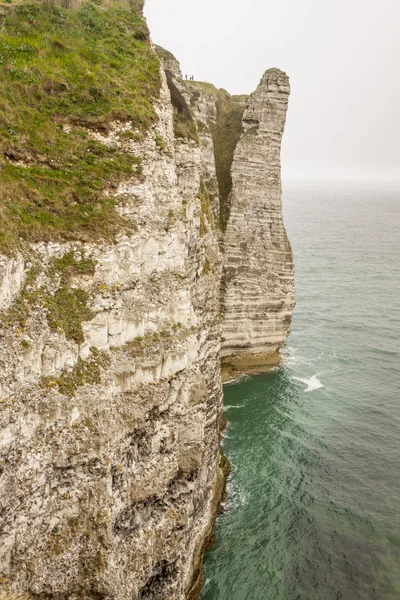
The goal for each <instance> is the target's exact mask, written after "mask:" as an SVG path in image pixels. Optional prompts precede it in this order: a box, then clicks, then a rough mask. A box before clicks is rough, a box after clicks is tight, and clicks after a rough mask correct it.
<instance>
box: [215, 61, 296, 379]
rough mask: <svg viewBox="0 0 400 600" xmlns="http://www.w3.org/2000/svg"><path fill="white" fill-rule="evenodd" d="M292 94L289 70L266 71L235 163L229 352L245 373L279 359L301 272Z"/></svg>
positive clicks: (228, 257)
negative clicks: (295, 230) (283, 167)
mask: <svg viewBox="0 0 400 600" xmlns="http://www.w3.org/2000/svg"><path fill="white" fill-rule="evenodd" d="M289 91H290V89H289V80H288V78H287V76H286V75H285V73H283V72H282V71H279V70H278V69H270V70H268V71H266V73H265V74H264V75H263V77H262V79H261V82H260V84H259V86H258V88H257V90H256V91H255V92H254V93H253V94H251V96H250V97H249V99H248V101H247V104H246V109H245V112H244V115H243V135H242V137H241V139H240V140H239V142H238V144H237V146H236V149H235V153H234V158H233V163H232V167H231V175H232V191H231V193H230V196H229V198H228V212H229V218H228V223H227V228H226V233H225V236H224V242H223V247H224V273H223V279H222V315H223V333H222V350H221V355H222V357H223V359H224V362H225V364H226V365H228V366H230V367H233V368H234V369H235V368H236V369H237V370H239V371H243V370H251V369H254V368H255V369H258V368H260V367H264V366H266V365H268V364H271V363H272V362H274V361H275V360H277V357H278V355H277V352H278V350H279V348H280V347H281V346H282V345H283V343H284V342H285V340H286V337H287V336H288V334H289V331H290V324H291V315H292V309H293V307H294V303H295V294H294V272H293V271H294V269H293V257H292V251H291V247H290V244H289V241H288V238H287V234H286V230H285V227H284V224H283V219H282V192H281V178H280V148H281V140H282V134H283V129H284V125H285V118H286V110H287V105H288V97H289Z"/></svg>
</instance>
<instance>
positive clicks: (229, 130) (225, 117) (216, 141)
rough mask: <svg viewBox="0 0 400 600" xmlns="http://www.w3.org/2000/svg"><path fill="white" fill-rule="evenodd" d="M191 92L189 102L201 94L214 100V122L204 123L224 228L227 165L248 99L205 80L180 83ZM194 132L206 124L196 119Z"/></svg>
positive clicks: (229, 182) (229, 184)
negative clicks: (209, 143) (211, 144)
mask: <svg viewBox="0 0 400 600" xmlns="http://www.w3.org/2000/svg"><path fill="white" fill-rule="evenodd" d="M184 83H185V85H186V86H187V87H188V89H189V90H190V92H191V105H192V106H194V105H195V103H196V102H197V101H198V100H199V98H200V95H201V94H207V95H209V96H212V97H213V98H214V99H215V102H216V105H217V120H216V123H211V122H210V123H208V126H209V128H210V131H211V134H212V138H213V146H214V156H215V167H216V172H217V180H218V188H219V201H220V227H221V229H222V231H225V229H226V224H227V221H228V217H229V206H228V197H229V194H230V192H231V189H232V177H231V166H232V161H233V155H234V152H235V148H236V145H237V143H238V141H239V139H240V137H241V135H242V133H243V128H242V119H243V113H244V109H245V103H246V100H247V98H248V96H246V95H245V94H243V95H240V96H231V95H230V94H229V93H228V92H227V91H226V90H224V89H222V88H221V89H219V90H218V89H217V88H216V87H215V86H214V85H212V84H211V83H207V82H205V81H190V82H184ZM197 127H198V131H200V132H203V131H204V130H205V129H206V127H207V125H206V124H204V123H202V122H201V121H198V122H197Z"/></svg>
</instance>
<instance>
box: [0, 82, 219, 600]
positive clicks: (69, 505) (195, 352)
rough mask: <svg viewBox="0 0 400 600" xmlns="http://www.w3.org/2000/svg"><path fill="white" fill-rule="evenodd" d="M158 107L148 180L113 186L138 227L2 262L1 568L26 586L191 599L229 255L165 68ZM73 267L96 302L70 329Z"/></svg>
mask: <svg viewBox="0 0 400 600" xmlns="http://www.w3.org/2000/svg"><path fill="white" fill-rule="evenodd" d="M157 111H158V114H159V122H158V124H157V126H156V127H155V129H154V131H152V132H151V133H150V134H149V135H148V137H147V139H146V140H145V141H144V142H142V143H135V142H127V143H126V152H127V153H132V155H133V156H137V155H140V156H142V157H143V165H144V167H143V168H144V172H143V178H142V179H143V181H142V182H137V181H129V180H127V181H125V182H124V183H122V184H121V185H120V186H119V189H118V190H117V192H116V194H117V197H118V198H120V204H119V206H120V208H119V210H120V212H121V214H123V215H124V216H125V218H129V219H130V220H131V221H132V222H133V223H135V229H136V231H135V232H134V233H133V234H132V235H130V236H123V237H121V238H119V239H117V240H116V241H115V243H114V244H112V245H109V244H97V245H95V244H90V245H89V244H86V245H85V246H83V245H82V244H80V243H76V244H73V243H69V244H56V243H48V244H39V245H36V246H35V247H30V248H29V249H27V250H26V251H27V254H26V255H25V256H23V255H18V258H17V259H15V258H13V259H10V260H7V259H6V258H5V257H4V259H3V262H2V269H1V277H2V279H1V282H0V283H1V286H0V298H1V301H2V307H3V309H4V308H8V312H7V311H4V312H3V313H2V324H1V331H0V335H1V355H0V364H1V366H2V368H1V373H0V382H1V383H0V390H1V392H0V397H1V404H0V418H1V430H0V452H1V455H2V467H1V469H2V474H1V495H0V505H1V519H2V524H1V530H0V573H1V574H2V576H3V577H4V578H5V579H4V581H6V582H7V583H8V584H9V585H10V587H12V588H13V589H14V590H15V591H20V592H22V591H27V592H28V593H32V594H35V595H37V596H38V597H45V596H46V597H54V598H85V599H88V598H99V597H108V598H115V599H121V600H126V598H128V597H129V598H139V597H140V598H142V599H147V598H148V599H150V598H159V599H160V600H161V598H162V599H164V598H182V597H183V596H184V593H185V590H186V589H187V588H189V587H190V585H191V582H192V575H193V564H192V557H195V556H197V555H198V554H199V552H200V548H201V545H202V539H203V535H204V532H205V531H206V530H207V524H208V523H209V521H210V520H211V518H212V514H213V513H214V512H215V510H216V508H215V505H214V504H215V500H214V497H215V494H216V493H217V491H218V489H219V488H220V487H221V475H220V472H219V469H218V467H217V463H218V449H219V425H220V417H221V408H222V388H221V376H220V368H219V347H220V320H219V281H220V277H221V258H220V253H219V249H218V240H217V235H216V230H215V227H214V225H213V224H212V223H209V222H208V221H207V217H205V216H204V215H203V216H202V219H203V220H204V219H205V222H204V229H203V230H202V236H200V233H199V232H200V213H201V210H202V209H201V202H200V200H199V198H198V194H199V189H200V180H201V176H202V170H201V164H202V161H201V155H200V149H199V147H198V146H197V145H196V144H195V143H194V142H190V143H186V142H183V141H182V142H175V141H174V138H173V130H172V107H171V104H170V97H169V92H168V89H167V87H166V82H165V78H164V79H163V86H162V90H161V97H160V101H159V103H158V105H157ZM118 133H119V130H118V126H115V128H114V131H113V133H112V135H110V136H109V137H108V138H107V139H106V140H103V141H104V142H105V143H107V144H111V145H112V144H114V143H116V140H117V139H118ZM160 139H162V140H163V144H162V149H160V148H159V147H157V144H156V141H155V140H157V141H159V140H160ZM63 257H64V263H62V262H60V261H62V260H63ZM65 257H67V258H68V260H66V259H65ZM83 261H85V263H86V264H92V265H93V267H92V268H91V269H87V271H88V272H87V273H86V272H85V273H84V272H82V274H80V273H79V271H80V270H81V269H80V268H79V267H77V265H82V264H83ZM24 263H25V270H24V268H23V265H24ZM67 263H69V264H70V265H72V266H73V269H72V270H73V271H74V274H73V275H72V276H71V278H70V282H69V286H70V288H71V289H75V290H80V291H82V292H83V293H85V294H86V295H87V297H88V298H89V309H90V313H91V314H90V317H89V314H88V315H87V317H86V320H84V321H83V323H82V339H78V336H75V337H76V338H77V339H76V340H74V339H68V336H67V335H66V331H63V330H62V329H61V327H56V328H55V327H54V326H53V325H52V321H51V319H50V320H49V307H48V306H47V304H46V300H45V296H47V295H53V296H54V297H56V298H58V297H59V294H57V292H59V291H60V289H62V280H63V279H65V265H66V264H67ZM62 265H64V267H62ZM32 269H35V271H36V272H37V275H36V277H35V278H33V277H32V276H30V277H29V276H27V273H32ZM27 278H28V285H25V281H26V280H27ZM24 285H25V287H24ZM17 288H18V289H17ZM18 292H19V294H20V297H21V298H22V305H23V307H27V315H26V321H25V322H24V323H23V325H22V326H21V324H20V319H19V315H18V314H14V313H15V311H16V308H17V305H15V303H14V304H13V300H14V298H15V297H16V296H17V294H18Z"/></svg>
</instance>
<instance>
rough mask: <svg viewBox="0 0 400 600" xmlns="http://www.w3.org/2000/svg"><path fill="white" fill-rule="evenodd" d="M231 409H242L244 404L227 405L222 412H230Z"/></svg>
mask: <svg viewBox="0 0 400 600" xmlns="http://www.w3.org/2000/svg"><path fill="white" fill-rule="evenodd" d="M231 408H244V404H228V405H227V406H224V411H226V410H230V409H231Z"/></svg>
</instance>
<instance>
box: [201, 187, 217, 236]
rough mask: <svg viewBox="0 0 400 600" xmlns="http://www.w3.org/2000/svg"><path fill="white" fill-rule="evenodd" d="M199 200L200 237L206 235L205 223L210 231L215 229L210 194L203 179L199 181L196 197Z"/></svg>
mask: <svg viewBox="0 0 400 600" xmlns="http://www.w3.org/2000/svg"><path fill="white" fill-rule="evenodd" d="M197 197H198V199H199V200H200V237H203V236H204V235H206V233H207V223H208V225H209V227H211V229H214V228H215V223H214V215H213V212H212V209H211V192H210V190H209V189H208V187H207V183H206V182H205V180H204V179H203V178H201V179H200V189H199V193H198V195H197Z"/></svg>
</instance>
